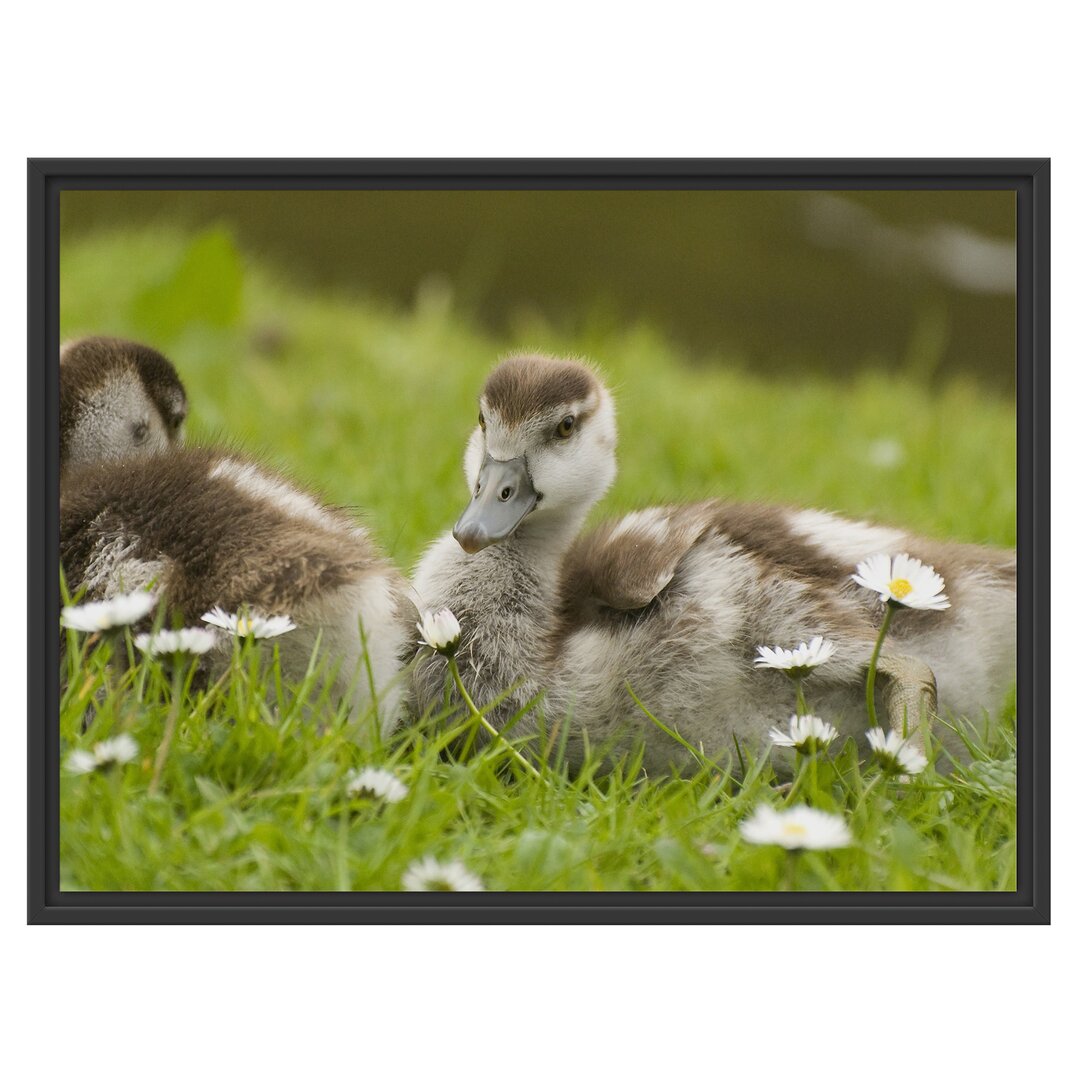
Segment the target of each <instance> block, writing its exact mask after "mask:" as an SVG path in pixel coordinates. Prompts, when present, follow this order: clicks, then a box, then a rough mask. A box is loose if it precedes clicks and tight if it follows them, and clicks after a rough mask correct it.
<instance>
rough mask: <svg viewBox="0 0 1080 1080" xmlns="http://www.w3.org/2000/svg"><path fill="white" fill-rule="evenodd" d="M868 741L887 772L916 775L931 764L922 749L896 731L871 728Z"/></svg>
mask: <svg viewBox="0 0 1080 1080" xmlns="http://www.w3.org/2000/svg"><path fill="white" fill-rule="evenodd" d="M866 741H867V742H868V743H869V744H870V749H871V750H873V752H874V761H875V762H877V764H878V765H880V766H881V768H882V769H884V770H885V772H887V773H891V774H893V775H897V774H899V773H906V774H907V775H908V776H916V775H918V774H919V773H921V772H922V771H923V769H925V768H926V766H927V765H928V764H929V762H928V761H927V760H926V755H925V754H924V753H923V752H922V751H921V750H919V749H917V748H916V747H914V746H912V745H911V743H910V742H909V741H908V740H907V739H903V738H901V737H900V736H899V735H898V734H897V733H896V732H895V731H890V732H888V733H887V734H886V732H884V731H882V730H881V728H879V727H876V728H871V729H870V730H869V731H868V732H867V733H866Z"/></svg>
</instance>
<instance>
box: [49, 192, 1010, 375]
mask: <svg viewBox="0 0 1080 1080" xmlns="http://www.w3.org/2000/svg"><path fill="white" fill-rule="evenodd" d="M1015 218H1016V211H1015V198H1014V196H1013V193H1012V192H1000V191H884V192H873V191H867V192H854V193H830V192H824V191H819V192H797V191H735V192H731V191H621V192H619V191H492V192H479V191H369V192H355V191H329V192H302V191H300V192H280V191H277V192H275V191H239V192H226V191H192V192H175V191H142V192H135V191H133V192H66V193H65V194H64V195H63V198H62V202H61V223H62V230H63V234H64V236H65V237H77V236H79V235H81V234H83V233H85V232H88V231H93V230H97V229H101V228H102V227H112V226H116V225H136V224H138V225H145V224H147V223H152V222H161V221H167V222H170V223H172V224H176V225H180V226H181V227H184V228H203V227H206V226H207V225H211V224H226V225H227V226H228V228H229V229H231V230H232V231H233V232H234V234H235V235H236V237H237V239H238V241H239V243H240V244H241V246H242V247H243V249H244V250H245V251H246V252H250V253H251V254H254V255H256V256H260V257H268V258H269V259H270V260H271V261H272V262H274V263H276V264H277V265H279V266H281V267H282V268H284V269H286V270H287V271H288V273H289V274H290V276H291V277H292V278H293V279H294V280H295V281H297V282H298V283H301V284H305V285H310V286H315V287H327V286H338V287H344V288H347V289H355V290H358V291H363V292H365V293H369V294H374V295H377V296H383V297H386V298H388V299H392V300H394V301H395V302H397V303H405V304H407V303H411V302H412V301H413V299H414V298H415V296H416V294H417V291H418V290H422V289H425V288H427V289H436V290H447V291H448V292H450V293H451V294H452V296H453V302H454V305H455V308H456V309H457V310H459V311H462V312H465V313H468V314H469V315H470V316H472V317H475V318H476V319H478V320H479V321H480V322H481V323H482V324H483V325H485V326H488V327H491V328H492V329H494V330H496V331H499V332H506V331H512V330H513V328H514V326H515V323H516V321H517V320H518V319H520V318H521V317H522V315H523V314H528V313H531V312H532V313H539V314H540V315H542V317H543V318H545V319H548V320H552V321H553V322H555V323H556V324H558V325H559V326H560V327H561V328H562V329H564V330H566V331H573V330H574V329H575V328H580V327H581V325H582V323H583V320H586V319H595V318H596V317H597V316H598V315H600V314H601V313H603V314H605V315H606V316H607V317H609V318H610V319H611V320H612V321H613V322H617V323H619V324H626V323H627V322H631V323H634V322H638V321H644V322H647V323H649V324H650V325H652V326H655V327H657V328H658V329H659V330H661V331H662V332H663V333H664V334H666V335H668V336H670V337H672V338H673V339H674V340H675V341H676V342H678V343H679V344H681V345H683V346H685V347H686V350H687V355H688V358H689V359H691V360H692V361H695V362H702V363H706V362H709V360H710V358H713V357H715V356H717V355H722V356H723V357H724V360H725V362H726V363H728V364H731V363H739V364H741V365H743V366H745V367H747V368H749V369H752V370H755V371H764V372H778V371H798V370H801V369H802V368H803V367H805V366H807V365H809V366H810V367H811V368H813V369H814V370H822V369H824V370H828V371H832V372H850V371H853V370H856V369H858V368H862V367H864V366H865V365H867V364H874V365H877V366H880V367H883V368H896V367H898V366H899V367H902V368H905V369H912V368H913V369H915V370H916V371H918V372H919V373H921V374H922V373H925V374H937V375H948V374H952V373H956V372H966V373H969V374H971V375H973V376H975V377H977V378H979V379H980V380H984V381H986V382H988V383H992V384H993V385H994V386H996V387H997V388H998V389H1002V390H1005V391H1008V390H1011V388H1012V382H1013V372H1014V358H1015V322H1014V319H1015V314H1014V292H1015V257H1014V248H1015Z"/></svg>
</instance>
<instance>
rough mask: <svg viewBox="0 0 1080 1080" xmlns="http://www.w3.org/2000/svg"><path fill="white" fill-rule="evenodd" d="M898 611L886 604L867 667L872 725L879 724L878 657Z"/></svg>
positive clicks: (867, 688)
mask: <svg viewBox="0 0 1080 1080" xmlns="http://www.w3.org/2000/svg"><path fill="white" fill-rule="evenodd" d="M895 613H896V608H894V607H893V605H892V604H886V605H885V618H884V619H883V620H882V622H881V630H880V631H879V633H878V636H877V642H876V643H875V645H874V651H873V653H872V654H871V656H870V666H869V667H867V669H866V715H867V716H868V717H869V719H870V726H871V727H872V728H876V727H877V726H878V719H877V710H876V709H875V708H874V683H875V681H876V680H877V665H878V657H880V656H881V646H882V645H883V644H884V643H885V635H886V634H887V633H888V632H889V623H891V622H892V617H893V615H894V614H895Z"/></svg>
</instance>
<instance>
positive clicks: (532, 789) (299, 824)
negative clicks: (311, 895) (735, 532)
mask: <svg viewBox="0 0 1080 1080" xmlns="http://www.w3.org/2000/svg"><path fill="white" fill-rule="evenodd" d="M84 333H109V334H115V335H119V336H125V337H132V338H136V339H139V340H143V341H146V342H147V343H149V344H152V345H154V346H155V347H157V348H159V349H161V350H162V351H164V352H165V353H166V354H167V355H169V356H170V357H171V358H172V359H173V361H174V362H175V363H176V365H177V368H178V370H179V372H180V375H181V377H182V378H183V380H184V382H185V384H186V385H187V388H188V391H189V395H190V398H191V419H190V421H189V425H188V439H189V441H191V442H219V441H227V442H229V443H230V444H234V445H237V446H239V447H241V448H243V449H244V450H245V451H246V452H249V453H253V454H256V455H258V456H260V457H262V458H263V459H264V460H266V461H267V462H268V463H270V464H272V465H274V466H275V467H278V468H282V469H284V470H285V471H286V472H288V473H289V474H290V475H292V476H293V477H294V478H296V480H297V481H299V482H301V483H303V484H304V485H306V486H308V487H311V488H313V489H314V490H317V491H319V492H320V493H322V494H323V495H325V496H326V497H327V498H328V499H330V500H332V501H334V502H337V503H340V504H343V505H347V506H349V507H352V508H354V509H355V512H356V513H357V515H358V516H360V517H361V518H362V519H363V520H364V521H365V522H366V523H367V524H368V525H369V526H370V528H371V530H372V532H373V534H374V535H375V536H376V537H377V538H378V540H379V541H380V542H381V544H382V546H383V548H384V550H385V551H386V552H387V553H388V554H389V555H390V556H391V557H392V558H393V559H394V560H395V561H396V562H397V563H398V564H399V565H400V566H401V567H402V568H403V569H406V570H407V569H408V568H409V567H411V565H412V564H413V563H414V561H415V559H416V558H417V556H418V555H419V554H420V552H421V551H422V550H423V548H424V546H425V544H426V543H427V542H428V541H430V540H431V539H432V538H433V537H434V536H435V535H437V534H438V533H439V532H441V531H444V530H445V529H447V528H448V527H449V526H450V525H451V524H452V523H453V521H454V520H455V518H456V516H457V514H458V512H459V511H460V509H461V508H462V506H463V505H464V502H465V500H466V498H467V492H466V490H465V484H464V479H463V477H462V473H461V455H462V451H463V449H464V444H465V440H466V438H467V436H468V434H469V432H470V431H471V429H472V426H473V424H474V423H475V416H476V406H475V399H476V394H477V391H478V389H479V387H480V385H481V383H482V381H483V378H484V376H485V374H486V372H487V370H488V369H489V368H490V367H491V365H492V364H493V363H494V361H495V360H496V359H497V358H498V357H499V356H500V355H501V354H503V353H505V352H507V351H510V350H511V349H519V348H529V349H538V350H543V351H548V352H553V353H558V354H568V355H576V356H583V357H587V358H589V359H591V360H593V361H595V362H596V363H597V364H598V365H599V367H600V368H601V369H602V371H603V372H604V373H605V374H606V376H607V378H608V380H609V383H610V384H611V385H612V386H613V388H614V389H615V392H616V398H617V402H618V407H619V425H620V452H619V458H620V475H619V479H618V482H617V484H616V486H615V487H614V489H613V490H612V492H611V493H610V494H609V496H608V497H607V498H606V499H605V500H604V502H603V504H602V505H601V507H600V508H599V510H598V516H599V515H604V514H608V513H613V512H617V511H621V510H626V509H632V508H635V507H639V506H643V505H650V504H652V503H656V502H665V501H673V500H687V499H695V498H702V497H708V496H716V495H723V496H729V497H732V498H745V499H760V500H770V501H787V502H793V503H798V504H800V505H810V506H818V507H825V508H829V509H835V510H839V511H843V512H847V513H851V514H856V515H865V516H869V517H872V518H875V519H878V520H881V521H886V522H893V523H897V524H902V525H904V526H906V527H910V528H912V529H915V530H918V531H922V532H925V533H927V534H930V535H933V536H938V537H943V538H955V539H962V540H967V541H974V542H980V543H993V544H1000V545H1012V544H1013V543H1014V542H1015V419H1014V408H1013V405H1012V402H1010V401H1007V400H1004V399H1003V398H1001V397H1000V396H999V395H994V394H990V393H987V392H985V391H983V390H981V389H980V387H979V386H978V385H977V384H975V383H972V382H959V381H957V382H952V383H949V384H946V385H934V386H931V385H928V384H927V383H926V382H925V381H923V380H922V379H920V377H919V376H918V374H917V373H918V372H919V371H923V370H927V369H928V368H929V367H932V365H928V364H926V363H925V358H924V357H923V356H921V354H920V348H921V346H920V342H919V340H918V339H917V338H916V339H914V340H913V341H912V343H911V348H910V350H909V351H910V358H909V363H908V364H906V365H905V368H904V370H899V371H891V372H886V371H883V370H880V369H879V368H876V367H875V366H874V365H873V364H872V363H868V366H867V370H866V373H865V374H863V375H861V376H859V377H856V378H854V379H847V380H844V381H840V380H836V379H833V378H830V376H829V373H828V363H827V361H826V360H824V359H823V361H822V363H821V364H820V365H819V366H818V368H817V369H816V370H814V371H808V372H806V374H805V377H801V378H798V379H794V378H792V379H787V380H783V381H778V380H767V379H763V378H760V377H758V376H756V375H755V373H754V371H753V370H752V368H749V367H747V366H745V365H738V364H735V363H733V362H731V361H730V360H729V359H726V358H724V357H708V356H690V355H685V354H683V353H682V352H680V351H679V349H677V348H676V347H675V346H673V345H672V344H670V343H669V342H668V341H666V340H665V339H664V338H663V337H661V336H660V335H658V334H657V333H656V332H655V331H654V330H652V329H651V328H650V327H649V326H647V325H626V324H625V323H621V324H619V325H615V324H614V323H613V322H612V321H611V320H609V319H607V318H605V317H604V316H603V315H602V314H597V315H596V316H595V317H593V318H591V319H585V320H583V321H582V322H581V323H580V324H579V325H576V326H575V327H574V328H573V329H572V330H567V329H565V328H560V327H556V326H553V325H550V324H549V323H547V322H546V321H545V320H544V318H543V317H542V315H541V314H540V313H539V312H537V311H535V310H522V311H520V312H519V313H517V315H516V316H515V319H514V324H513V326H512V329H511V331H510V332H509V333H508V334H507V335H506V336H505V337H494V336H492V335H491V334H490V333H489V332H488V331H486V330H484V329H482V328H481V327H480V326H479V325H478V324H477V323H476V322H475V321H474V320H473V319H471V318H470V317H469V315H468V313H467V312H463V311H462V310H460V309H459V308H458V307H457V306H456V305H455V301H454V297H453V295H451V293H450V291H449V289H448V287H447V286H446V285H445V284H444V283H442V282H440V281H438V280H431V281H426V282H422V283H421V284H420V286H419V288H418V290H417V295H416V298H415V302H414V303H413V304H412V305H411V306H410V307H408V308H396V307H392V306H390V305H388V304H385V303H381V302H380V301H378V300H377V299H373V298H371V297H365V296H356V295H349V294H346V293H338V294H333V293H328V292H325V291H324V292H320V293H307V292H305V291H304V290H302V289H299V288H297V287H295V286H293V285H292V284H290V282H289V280H288V278H287V268H281V267H278V268H277V269H276V270H274V269H271V268H270V267H268V266H265V265H261V264H259V263H257V262H255V261H253V260H252V259H250V258H249V257H247V256H246V255H245V254H244V253H243V252H241V251H239V250H238V249H237V246H236V244H235V243H234V241H233V240H232V238H231V237H230V235H229V234H228V232H226V231H224V230H210V231H207V232H203V233H200V234H196V235H192V234H190V233H182V232H172V231H168V230H162V229H156V230H147V231H140V232H133V233H115V232H114V233H102V234H97V235H91V236H89V237H86V238H82V239H79V240H78V241H73V242H70V243H66V244H64V245H63V249H62V260H61V336H62V338H67V337H71V336H75V335H79V334H84ZM868 360H872V358H868ZM946 586H947V583H946ZM68 643H69V648H68V650H67V654H66V657H65V661H64V662H65V664H66V665H67V670H66V673H65V689H64V693H63V696H62V701H61V715H60V725H61V739H62V746H63V754H64V758H65V760H66V759H67V757H68V755H69V754H70V753H71V752H72V751H73V750H75V749H78V748H83V749H91V748H92V747H93V746H94V745H95V744H97V743H100V742H101V741H102V740H105V739H108V738H110V737H114V736H116V735H118V734H121V733H127V734H129V735H130V736H131V737H132V738H133V739H134V740H135V742H136V743H137V748H138V749H137V754H136V755H135V757H134V759H133V760H132V761H131V762H129V763H127V764H124V765H114V766H112V767H109V768H101V769H95V770H93V771H91V772H89V773H86V774H79V775H76V774H73V773H71V772H70V771H69V770H68V769H66V768H63V767H62V772H61V884H62V887H63V888H64V889H73V890H75V889H108V890H175V889H179V890H191V889H197V890H236V889H239V890H384V889H385V890H393V889H398V888H401V886H402V880H403V877H404V875H405V874H406V872H407V870H408V867H409V866H410V864H412V863H414V862H415V861H416V860H418V859H421V858H423V857H425V856H434V857H436V858H439V859H442V860H445V861H460V862H461V863H462V864H464V866H466V867H467V868H468V869H469V871H471V872H472V873H473V874H474V875H476V876H477V877H478V878H479V879H480V880H481V881H482V882H483V885H484V887H485V888H487V889H488V890H547V889H558V890H561V889H567V890H626V889H634V890H684V889H704V890H769V889H777V888H793V889H804V890H841V889H842V890H879V889H893V890H938V889H941V890H986V889H1012V888H1014V887H1015V768H1014V762H1015V756H1014V750H1015V745H1014V739H1013V725H1012V710H1011V706H1010V705H1009V703H1007V702H1003V703H1002V714H1001V716H1000V717H993V718H973V720H974V721H975V722H974V723H973V725H972V726H971V728H970V729H969V730H967V731H966V732H965V734H966V736H967V737H968V738H969V740H970V743H971V745H970V750H971V757H972V760H971V762H970V763H968V764H965V765H963V766H957V767H955V768H953V767H952V764H951V763H947V762H946V763H943V767H941V768H939V769H938V770H937V771H936V772H935V771H928V772H926V773H924V774H923V775H922V776H920V777H918V778H915V779H913V780H912V781H911V782H907V783H901V782H899V781H895V780H888V779H886V778H885V777H883V776H882V775H881V774H880V773H879V772H877V771H876V770H875V769H874V768H873V767H869V766H868V765H867V763H866V757H867V753H866V746H865V743H864V744H862V745H856V744H855V743H854V742H852V741H848V743H846V744H845V745H843V746H839V745H837V744H834V746H833V747H832V748H831V751H830V753H829V755H828V757H827V758H822V759H821V760H819V762H818V765H817V772H816V775H815V776H814V777H812V778H809V777H804V778H803V780H801V781H800V782H799V784H798V786H797V789H796V791H795V794H794V796H793V794H792V793H791V792H784V791H778V790H776V789H775V783H776V781H775V778H774V777H773V776H772V774H771V770H770V768H769V766H768V761H767V758H766V757H765V756H764V753H763V751H764V749H765V748H764V746H757V747H742V748H740V750H741V753H742V754H743V757H744V761H745V766H746V768H745V772H744V771H743V770H739V771H737V772H736V773H734V774H733V773H732V772H731V771H729V770H728V769H727V768H724V767H721V768H715V767H712V766H711V765H710V766H707V767H703V768H702V770H701V772H700V773H699V775H697V776H695V777H692V778H681V779H674V778H667V777H649V778H643V777H642V776H640V775H639V774H638V772H637V771H636V770H635V769H634V768H633V763H632V762H630V763H627V765H626V767H625V768H622V769H617V770H616V771H615V772H614V773H612V774H610V775H604V776H600V775H597V773H596V771H595V769H593V768H590V767H586V768H585V769H584V770H583V771H582V773H580V774H578V775H574V776H568V775H566V773H565V772H564V771H563V770H561V769H559V768H558V763H557V761H556V760H549V761H544V762H540V763H539V764H540V777H539V778H536V777H534V776H532V775H530V774H528V773H526V772H525V771H524V770H522V769H521V768H520V766H519V765H518V764H517V763H516V762H515V761H514V760H513V759H512V758H511V757H510V755H509V753H508V751H507V749H506V748H505V747H502V746H500V745H499V744H494V745H490V746H488V747H487V748H485V749H484V750H483V751H481V752H479V753H477V754H475V755H473V756H471V757H469V758H467V759H466V760H456V759H455V758H454V757H453V755H452V754H450V753H449V752H448V750H447V746H448V745H450V744H451V742H452V739H453V736H454V735H455V732H453V731H449V732H448V731H447V730H446V725H444V724H441V723H440V718H439V717H428V718H426V719H425V720H423V721H421V722H420V723H418V724H415V725H412V726H410V727H407V728H405V729H403V730H402V731H401V732H399V733H398V734H397V735H395V736H394V737H393V738H392V739H391V740H390V741H389V742H387V743H386V744H384V745H378V746H376V747H374V748H369V749H362V748H361V742H360V741H358V739H357V735H358V733H359V732H360V731H361V730H362V729H364V728H365V727H366V721H365V718H355V719H354V720H352V721H350V720H348V719H347V718H346V717H344V716H343V715H342V714H341V713H340V712H338V711H337V710H336V709H335V708H334V706H333V704H332V703H331V702H329V701H322V702H321V703H320V702H319V701H318V694H319V689H318V679H317V678H316V677H315V676H314V675H313V676H312V677H311V678H309V679H308V680H305V682H304V684H303V685H301V686H300V687H295V688H285V689H284V691H283V692H279V693H277V694H275V695H274V696H275V697H276V699H277V704H276V705H275V706H273V707H271V706H270V705H268V704H267V697H268V694H267V689H268V687H270V686H272V685H274V684H275V683H276V682H277V680H278V676H277V672H276V670H275V663H274V649H273V645H272V643H271V642H263V643H262V644H261V645H256V644H245V645H244V646H243V647H237V649H236V652H235V654H234V660H233V665H232V668H231V670H230V672H229V673H228V676H227V677H226V678H224V679H222V680H219V681H218V682H217V683H215V684H214V685H213V686H211V687H209V688H207V687H199V688H194V684H192V685H185V684H186V683H187V682H188V676H189V675H190V672H188V671H186V670H178V671H176V672H173V671H171V670H169V669H167V668H165V667H162V666H161V665H159V664H158V663H156V662H153V661H146V660H142V661H138V662H136V663H134V665H133V666H131V667H128V668H125V666H124V665H119V664H115V663H110V662H109V661H110V652H111V650H113V649H123V650H125V651H127V650H129V649H130V640H128V639H125V638H124V637H120V638H118V639H116V640H114V641H111V642H109V641H105V642H89V641H88V639H87V638H86V637H85V636H84V635H79V634H74V633H71V634H69V639H68ZM790 644H793V643H790ZM133 657H134V654H133ZM134 658H135V659H136V660H137V659H138V658H137V657H134ZM778 677H779V676H778ZM812 690H813V684H812V679H811V680H810V681H809V682H808V684H807V692H808V696H809V697H810V699H811V704H812ZM313 706H314V709H315V711H316V712H317V713H318V716H319V719H318V721H317V722H311V721H310V720H304V719H303V717H304V716H305V715H306V714H307V713H310V712H311V711H312V707H313ZM662 719H664V720H665V721H666V722H667V723H669V724H672V725H674V726H675V727H677V726H678V718H677V717H665V718H662ZM775 719H776V722H778V723H779V722H781V721H782V720H784V719H785V718H784V717H777V718H775ZM87 721H88V723H87ZM171 726H175V734H174V735H173V736H172V739H171V743H170V746H169V752H168V755H167V757H165V759H164V761H163V764H162V767H161V770H160V776H159V777H158V782H157V783H156V784H155V783H153V778H154V772H155V758H156V757H157V755H158V751H159V747H160V745H161V742H162V739H163V736H164V733H165V730H166V728H167V727H171ZM84 728H85V730H84ZM520 748H521V749H522V750H523V751H524V752H526V753H532V752H533V751H534V749H535V748H534V747H531V746H528V745H522V746H521V747H520ZM860 758H861V759H862V761H861V762H860ZM365 766H379V767H382V768H385V769H388V770H390V771H392V772H393V773H394V774H395V775H396V776H397V778H398V779H399V780H400V781H401V782H402V783H403V784H404V785H405V786H406V787H407V789H408V793H407V795H406V796H405V797H404V798H402V799H401V800H400V801H397V802H389V801H386V800H379V799H376V798H370V797H367V796H365V795H363V794H351V793H350V792H349V790H348V778H349V776H350V773H351V771H352V770H356V769H359V768H363V767H365ZM793 798H794V799H796V800H797V801H803V800H805V801H809V802H811V803H812V804H813V805H815V806H818V807H819V808H821V809H824V810H828V811H832V812H836V813H842V814H844V815H845V817H846V818H847V821H848V824H849V826H850V828H851V832H852V834H853V836H854V841H853V843H852V845H851V846H850V847H847V848H845V849H843V850H838V851H823V852H805V853H802V854H800V855H797V856H792V855H788V854H785V853H784V852H783V851H782V850H781V849H779V848H777V847H771V846H754V845H751V844H749V843H747V842H746V841H744V840H743V839H742V838H741V837H740V835H739V833H738V829H737V825H738V823H739V822H740V821H741V820H743V819H744V818H745V817H747V815H749V814H750V813H751V812H752V811H753V809H754V808H755V807H756V806H758V805H759V804H760V803H762V802H768V803H771V804H773V805H776V806H780V805H781V804H783V803H784V802H785V800H789V801H790V800H792V799H793Z"/></svg>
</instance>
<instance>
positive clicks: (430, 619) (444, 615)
mask: <svg viewBox="0 0 1080 1080" xmlns="http://www.w3.org/2000/svg"><path fill="white" fill-rule="evenodd" d="M416 629H417V630H419V631H420V636H421V637H422V638H423V640H422V641H421V642H420V644H421V645H427V646H429V647H430V648H432V649H434V650H435V651H436V652H440V653H442V654H443V655H444V656H453V655H454V651H455V650H456V649H457V647H458V643H459V642H460V641H461V624H460V623H459V622H458V621H457V618H456V617H455V615H454V613H453V612H452V611H451V610H450V609H449V608H443V609H442V610H441V611H428V612H425V614H424V618H423V621H422V622H418V623H417V624H416Z"/></svg>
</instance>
